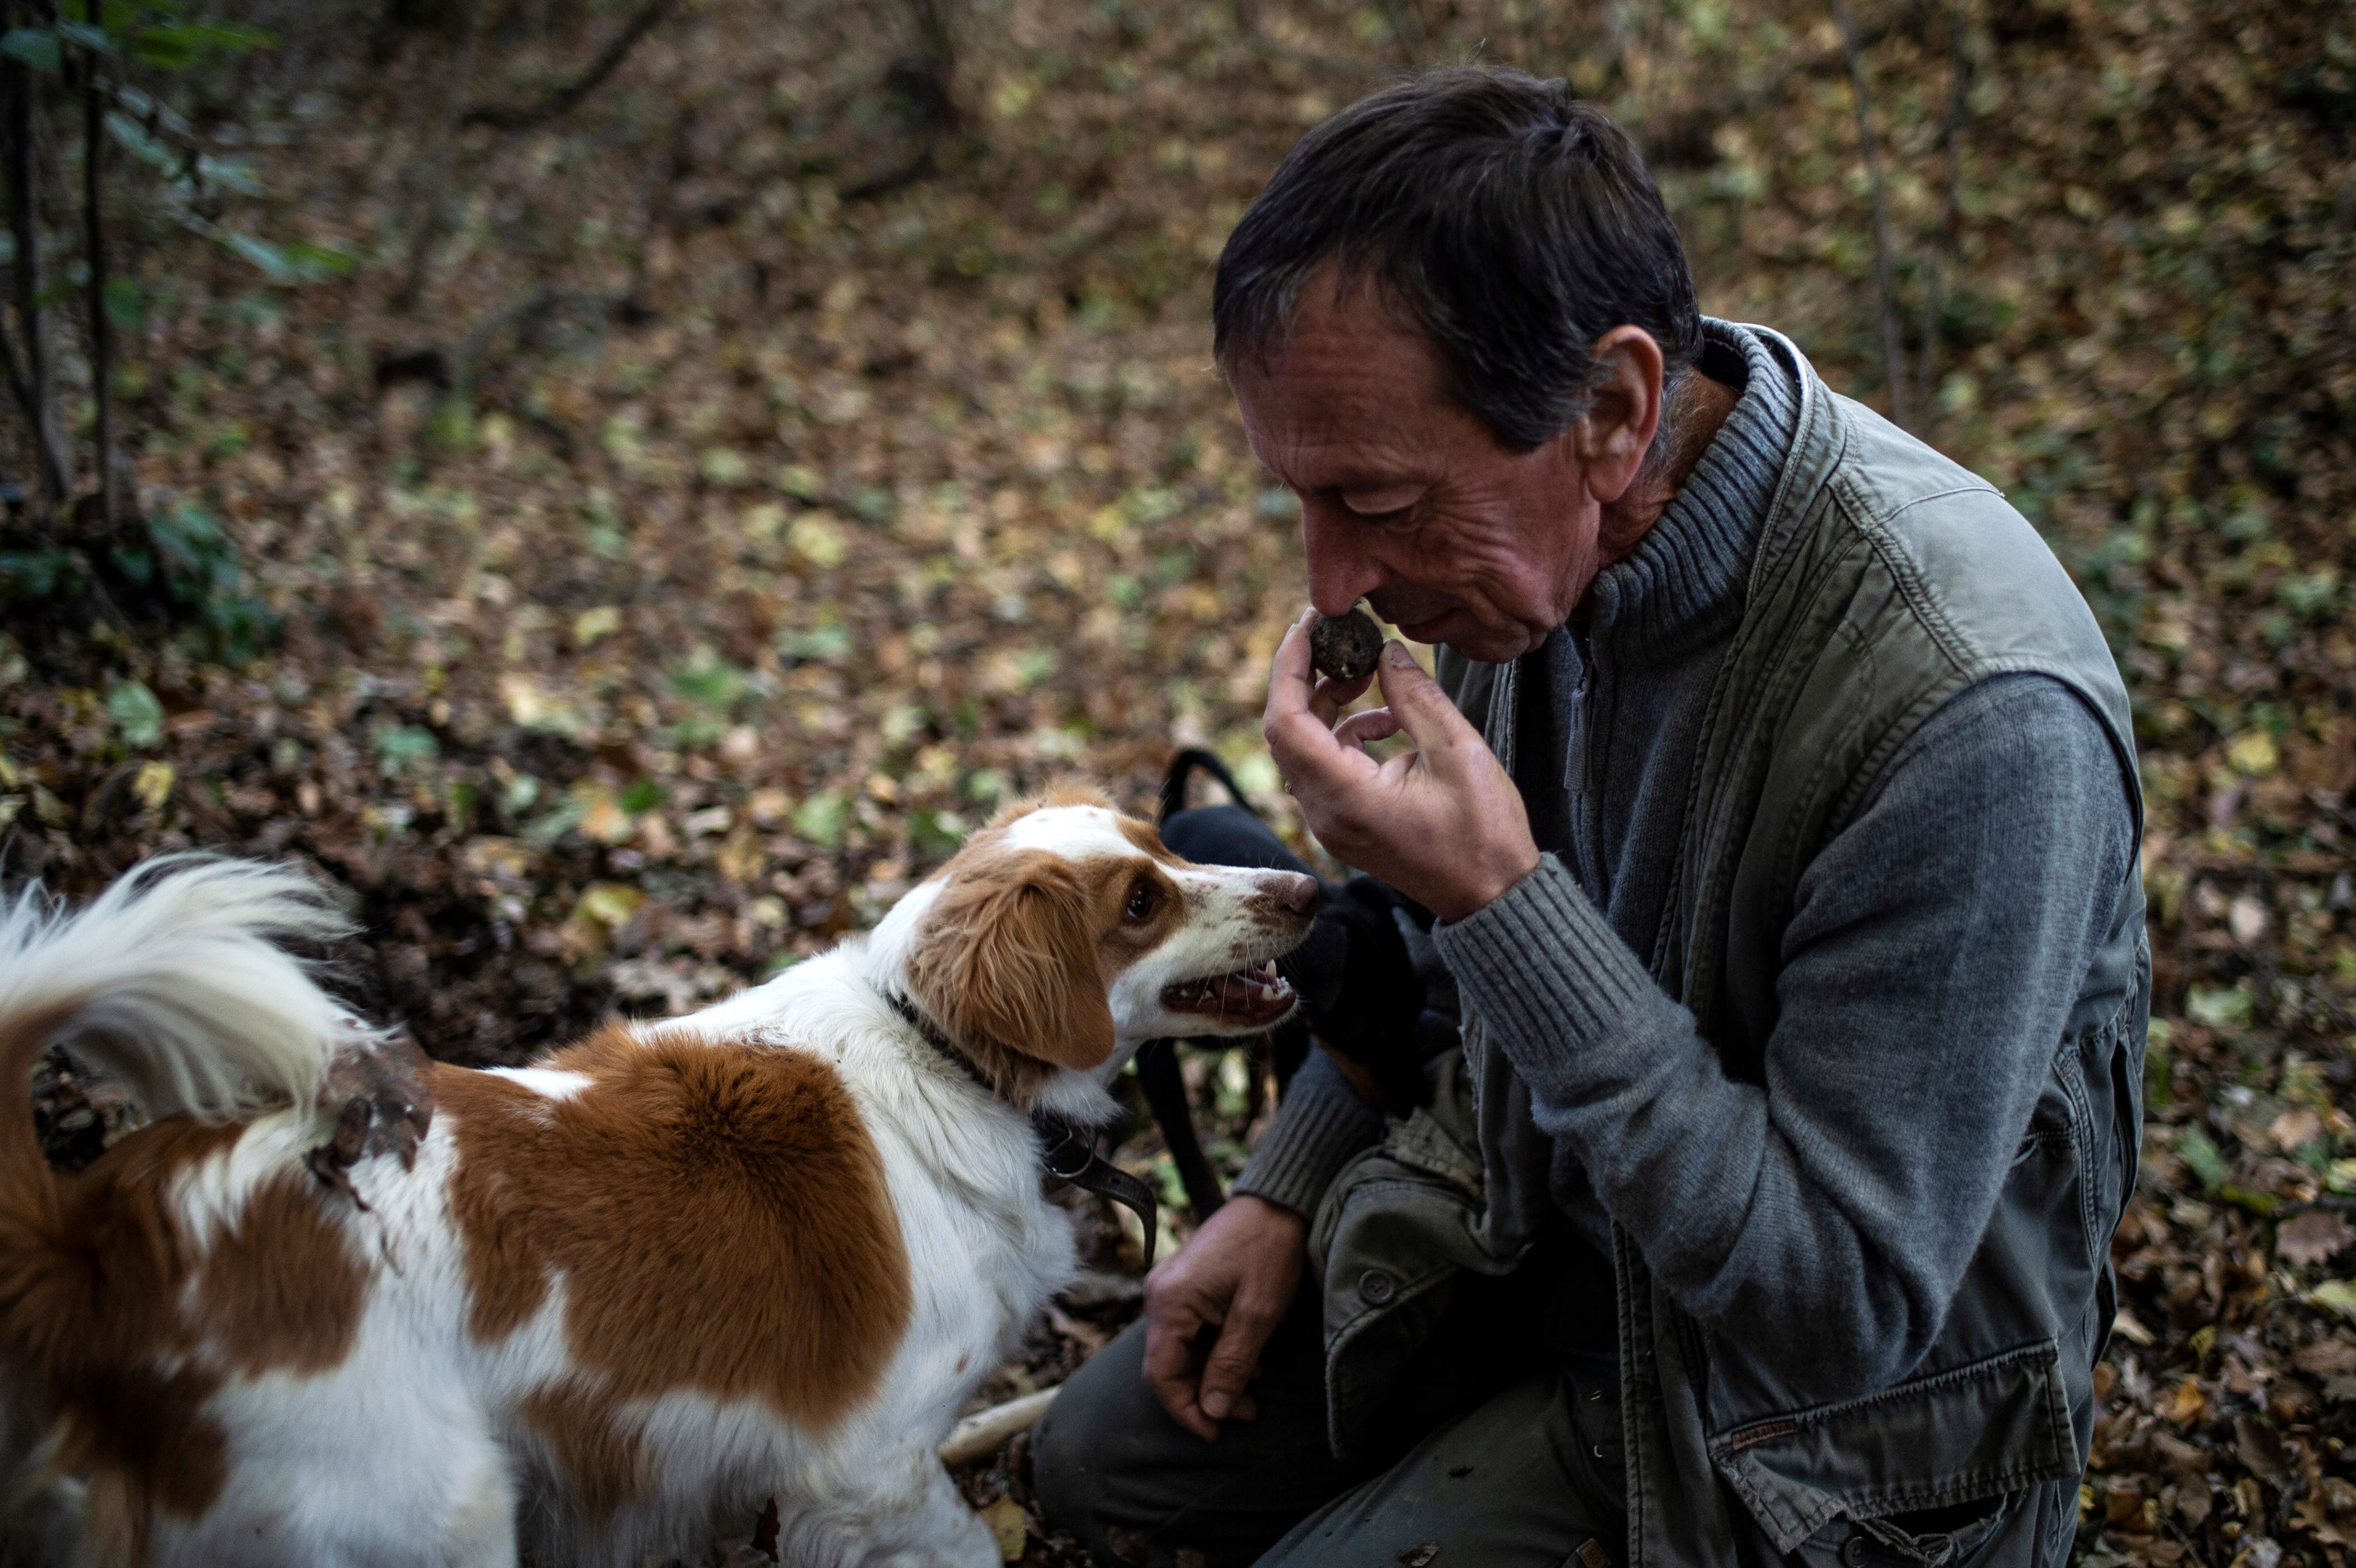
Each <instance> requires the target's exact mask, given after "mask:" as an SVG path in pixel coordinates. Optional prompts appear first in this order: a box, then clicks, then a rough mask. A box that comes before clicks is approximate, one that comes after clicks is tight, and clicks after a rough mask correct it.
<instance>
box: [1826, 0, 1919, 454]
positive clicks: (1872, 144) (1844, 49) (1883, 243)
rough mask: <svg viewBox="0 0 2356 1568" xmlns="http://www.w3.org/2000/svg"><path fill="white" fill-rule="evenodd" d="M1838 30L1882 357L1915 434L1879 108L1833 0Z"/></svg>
mask: <svg viewBox="0 0 2356 1568" xmlns="http://www.w3.org/2000/svg"><path fill="white" fill-rule="evenodd" d="M1832 8H1833V26H1834V27H1837V28H1839V29H1840V37H1841V53H1842V55H1843V56H1845V57H1846V58H1847V61H1848V86H1849V98H1850V101H1852V102H1853V103H1855V104H1856V106H1857V139H1858V144H1859V145H1860V146H1861V147H1863V149H1864V151H1865V179H1866V184H1867V186H1868V187H1870V189H1871V190H1872V193H1873V276H1874V283H1875V286H1876V288H1877V289H1878V290H1879V293H1880V295H1881V352H1882V356H1883V358H1884V361H1885V364H1884V371H1885V374H1886V375H1887V377H1888V379H1889V382H1890V419H1891V421H1894V422H1895V423H1896V424H1898V425H1899V426H1900V427H1901V429H1908V430H1911V429H1912V428H1913V421H1912V419H1910V418H1909V417H1908V406H1907V402H1908V400H1907V396H1906V393H1907V385H1906V345H1905V341H1904V339H1903V337H1902V336H1901V333H1900V329H1899V325H1898V280H1897V277H1896V275H1895V273H1896V264H1895V262H1894V261H1892V259H1891V256H1890V194H1889V192H1888V190H1887V189H1886V188H1884V185H1883V182H1882V177H1881V144H1880V143H1879V141H1878V140H1877V139H1876V138H1875V136H1874V134H1873V103H1872V100H1871V99H1870V98H1869V96H1868V94H1867V92H1866V86H1865V53H1864V50H1863V49H1862V48H1859V47H1858V41H1857V27H1856V26H1855V25H1854V24H1853V23H1851V22H1850V20H1849V15H1848V7H1847V5H1844V4H1843V3H1842V0H1832Z"/></svg>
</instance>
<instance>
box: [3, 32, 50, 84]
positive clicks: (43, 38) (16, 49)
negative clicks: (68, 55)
mask: <svg viewBox="0 0 2356 1568" xmlns="http://www.w3.org/2000/svg"><path fill="white" fill-rule="evenodd" d="M0 55H5V56H7V57H8V58H9V59H12V60H16V61H17V62H19V63H20V64H24V65H28V66H31V67H32V68H33V69H35V70H45V71H48V73H49V74H50V75H51V76H55V75H57V74H58V72H59V70H61V69H64V66H65V51H64V50H62V49H60V48H59V47H58V35H57V33H56V32H55V31H54V30H52V29H50V28H48V27H11V28H9V29H8V30H7V31H6V32H5V33H0Z"/></svg>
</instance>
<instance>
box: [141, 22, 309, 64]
mask: <svg viewBox="0 0 2356 1568" xmlns="http://www.w3.org/2000/svg"><path fill="white" fill-rule="evenodd" d="M277 45H278V35H277V34H275V33H273V32H272V31H270V30H269V29H268V28H266V27H244V26H242V25H241V24H238V23H235V22H166V23H163V24H162V25H160V26H157V27H142V28H140V29H139V31H137V32H135V33H134V34H132V35H131V54H132V58H133V59H136V60H138V61H139V62H140V63H141V64H143V65H152V66H154V67H155V68H156V69H159V70H186V69H188V68H189V67H190V66H193V65H199V64H202V63H203V62H204V61H206V60H209V59H214V58H216V57H218V56H224V55H241V54H249V53H251V52H252V51H253V50H255V49H267V48H276V47H277Z"/></svg>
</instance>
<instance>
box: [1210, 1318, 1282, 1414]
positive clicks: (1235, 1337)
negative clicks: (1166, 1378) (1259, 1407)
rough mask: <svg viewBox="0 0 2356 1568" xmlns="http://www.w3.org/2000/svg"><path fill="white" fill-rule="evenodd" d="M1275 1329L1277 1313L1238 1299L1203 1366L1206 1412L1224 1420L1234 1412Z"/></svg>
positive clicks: (1255, 1371) (1257, 1368)
mask: <svg viewBox="0 0 2356 1568" xmlns="http://www.w3.org/2000/svg"><path fill="white" fill-rule="evenodd" d="M1275 1330H1276V1314H1274V1313H1272V1312H1270V1311H1269V1310H1268V1309H1267V1308H1266V1307H1261V1306H1259V1305H1258V1304H1257V1303H1254V1304H1249V1305H1248V1304H1246V1303H1244V1302H1242V1301H1240V1300H1239V1301H1237V1304H1236V1307H1235V1309H1234V1310H1233V1311H1231V1312H1229V1313H1228V1314H1227V1320H1226V1324H1225V1325H1223V1326H1222V1327H1221V1328H1220V1329H1219V1342H1218V1343H1217V1344H1215V1345H1214V1346H1212V1347H1211V1357H1210V1360H1207V1361H1205V1363H1204V1365H1203V1394H1202V1404H1203V1412H1204V1413H1205V1414H1206V1415H1210V1416H1213V1417H1215V1418H1217V1419H1219V1420H1225V1419H1226V1418H1227V1417H1228V1416H1229V1415H1231V1414H1233V1413H1234V1412H1235V1410H1236V1408H1237V1401H1239V1400H1240V1399H1242V1398H1243V1394H1244V1389H1245V1388H1246V1386H1248V1384H1249V1383H1250V1382H1251V1381H1252V1378H1253V1376H1254V1375H1255V1374H1256V1373H1258V1371H1259V1353H1260V1350H1261V1349H1263V1348H1264V1347H1265V1346H1266V1345H1267V1344H1268V1337H1269V1335H1270V1334H1271V1333H1273V1332H1275Z"/></svg>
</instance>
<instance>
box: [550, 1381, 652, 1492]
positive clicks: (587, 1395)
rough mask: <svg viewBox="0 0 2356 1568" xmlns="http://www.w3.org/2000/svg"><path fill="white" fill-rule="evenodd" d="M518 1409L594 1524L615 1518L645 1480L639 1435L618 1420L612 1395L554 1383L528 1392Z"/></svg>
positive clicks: (579, 1386) (644, 1461) (644, 1460)
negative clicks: (616, 1513) (544, 1441)
mask: <svg viewBox="0 0 2356 1568" xmlns="http://www.w3.org/2000/svg"><path fill="white" fill-rule="evenodd" d="M520 1413H521V1414H522V1416H523V1419H524V1420H525V1422H527V1423H528V1424H530V1426H531V1428H532V1430H533V1431H535V1432H537V1433H539V1434H540V1435H541V1437H542V1438H543V1439H544V1440H546V1442H547V1444H548V1447H549V1452H550V1453H551V1454H552V1455H553V1456H555V1459H556V1462H557V1464H558V1465H560V1466H561V1467H562V1468H563V1470H564V1473H565V1475H566V1476H567V1477H570V1478H571V1480H572V1483H573V1499H574V1501H575V1502H576V1503H578V1504H579V1506H580V1509H581V1512H582V1513H583V1515H584V1516H585V1517H586V1518H587V1519H588V1520H590V1522H591V1523H593V1524H602V1523H604V1522H605V1520H609V1519H611V1518H613V1517H614V1510H615V1509H618V1508H620V1507H621V1506H622V1504H623V1503H625V1502H626V1501H628V1500H629V1499H630V1497H631V1496H632V1494H634V1493H636V1492H637V1489H638V1488H640V1487H642V1486H644V1485H645V1484H646V1459H645V1455H644V1453H643V1452H642V1451H641V1449H640V1447H639V1444H638V1436H637V1433H635V1432H629V1431H626V1430H625V1429H624V1428H623V1427H622V1426H621V1425H620V1424H619V1423H618V1422H617V1421H616V1419H615V1412H614V1402H613V1400H612V1399H611V1398H609V1397H606V1396H605V1395H600V1394H594V1393H591V1392H589V1391H588V1390H586V1389H584V1388H583V1387H581V1385H580V1384H578V1383H559V1384H553V1385H551V1386H550V1387H547V1388H543V1389H540V1390H537V1391H535V1392H533V1393H531V1394H530V1396H528V1397H527V1398H526V1399H525V1400H524V1401H523V1403H522V1406H521V1411H520Z"/></svg>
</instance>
